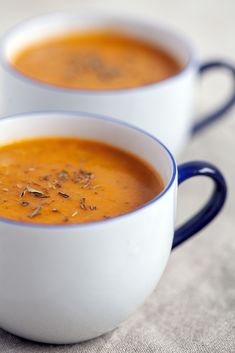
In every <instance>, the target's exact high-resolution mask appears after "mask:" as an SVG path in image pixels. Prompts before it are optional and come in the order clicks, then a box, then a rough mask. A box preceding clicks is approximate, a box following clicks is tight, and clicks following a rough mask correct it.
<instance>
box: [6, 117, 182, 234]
mask: <svg viewBox="0 0 235 353" xmlns="http://www.w3.org/2000/svg"><path fill="white" fill-rule="evenodd" d="M56 114H58V116H64V115H65V114H66V115H68V116H70V117H74V118H77V119H79V118H82V117H88V118H91V119H96V120H103V121H108V122H112V123H114V124H116V125H122V126H125V127H127V128H129V129H131V130H135V131H138V132H140V133H142V134H143V135H145V136H147V137H148V138H150V139H152V140H153V141H154V142H155V143H158V144H159V145H160V146H161V147H162V148H163V150H164V151H165V152H166V153H167V155H168V156H169V157H170V161H171V164H172V169H173V172H172V175H171V178H170V181H169V182H168V184H167V185H166V186H165V187H164V190H163V191H162V192H161V193H160V194H158V195H157V196H156V197H155V198H154V199H152V200H151V201H149V202H148V203H146V204H145V205H143V206H141V207H139V208H137V209H136V210H133V211H131V212H128V213H126V214H123V215H120V216H116V217H113V218H110V219H105V220H101V221H95V222H90V223H78V224H63V225H57V224H51V225H50V224H40V223H24V222H20V221H14V220H10V219H7V218H4V217H0V222H2V223H6V224H11V225H17V226H22V227H29V228H42V229H45V228H46V229H64V228H87V227H91V226H98V225H103V224H110V223H111V222H115V221H118V220H120V219H123V218H127V217H130V216H132V215H135V214H136V213H138V212H140V211H141V210H143V209H145V208H147V207H149V206H151V205H152V204H154V203H155V202H157V201H158V200H160V199H161V198H162V197H163V196H164V195H165V194H166V193H167V192H168V190H169V189H170V188H171V186H172V184H173V183H174V181H175V178H176V176H177V166H176V162H175V159H174V157H173V155H172V154H171V152H170V151H169V150H168V148H167V147H166V146H165V145H164V144H163V143H162V142H161V141H159V140H158V139H157V138H156V137H154V136H153V135H151V134H149V133H148V132H146V131H144V130H142V129H140V128H138V127H136V126H133V125H131V124H128V123H126V122H123V121H121V120H118V119H115V118H109V117H106V116H103V115H99V114H93V113H87V112H82V111H78V112H76V113H75V112H70V111H66V110H60V111H49V112H48V111H39V112H27V113H20V114H16V115H12V116H6V117H4V118H1V119H0V125H1V122H2V121H5V120H15V119H20V118H23V117H29V116H31V117H32V118H33V117H34V116H40V115H44V118H45V117H48V116H55V115H56ZM78 137H79V134H78Z"/></svg>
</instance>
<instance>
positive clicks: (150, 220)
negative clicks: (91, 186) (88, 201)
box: [0, 113, 177, 343]
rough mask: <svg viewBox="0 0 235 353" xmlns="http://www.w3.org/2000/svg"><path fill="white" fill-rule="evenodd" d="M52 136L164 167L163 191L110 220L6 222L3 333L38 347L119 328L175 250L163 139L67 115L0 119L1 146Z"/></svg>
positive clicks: (171, 183)
mask: <svg viewBox="0 0 235 353" xmlns="http://www.w3.org/2000/svg"><path fill="white" fill-rule="evenodd" d="M52 135H53V136H60V135H61V136H80V137H85V138H89V139H96V140H101V141H105V142H107V143H112V145H115V146H118V147H121V148H125V149H126V150H128V151H131V152H134V153H135V154H137V155H138V156H140V157H142V158H144V159H145V160H146V161H148V162H150V163H151V164H152V165H153V166H154V167H155V168H157V170H158V171H159V172H160V174H161V175H162V177H163V179H164V182H165V185H166V187H165V189H164V191H163V192H162V194H160V195H159V196H158V197H157V198H156V199H155V200H153V201H152V202H150V203H149V204H148V205H146V206H144V207H143V208H140V209H138V210H136V211H133V212H131V213H129V214H128V215H123V216H120V217H117V218H114V219H111V220H105V221H101V222H95V223H90V224H85V225H67V226H45V225H30V224H24V223H19V222H12V221H7V220H4V219H0V326H1V327H2V328H4V329H5V330H7V331H9V332H12V333H14V334H16V335H19V336H21V337H26V338H28V339H31V340H36V341H42V342H49V343H73V342H78V341H83V340H87V339H90V338H93V337H96V336H99V335H101V334H103V333H105V332H108V331H110V330H112V329H113V328H115V327H116V326H117V325H118V324H120V323H121V322H122V321H123V320H125V319H126V318H128V317H129V316H130V315H131V314H132V313H133V312H134V311H135V310H136V309H137V308H138V307H139V306H140V305H141V304H143V302H144V301H145V299H146V298H147V297H148V296H149V295H150V293H151V292H152V291H153V289H154V288H155V286H156V284H157V283H158V281H159V278H160V276H161V274H162V272H163V270H164V269H165V266H166V263H167V260H168V257H169V254H170V251H171V246H172V239H173V233H174V223H175V208H176V192H177V170H176V165H175V162H174V160H173V158H172V157H171V155H170V154H169V152H168V151H167V150H166V149H165V148H164V147H163V146H162V145H161V144H160V143H159V142H158V141H157V140H155V139H154V138H152V137H150V136H148V135H146V134H144V133H142V132H141V131H139V130H136V129H133V128H131V127H128V126H125V125H121V124H118V123H116V122H114V121H107V120H106V119H97V118H92V117H90V116H89V115H88V116H85V115H80V116H78V117H77V116H74V115H69V114H67V113H64V114H63V113H58V114H57V113H51V115H50V114H43V113H38V114H35V115H25V116H21V117H13V118H7V119H2V120H0V143H5V142H8V141H11V140H15V139H22V138H27V137H34V136H52Z"/></svg>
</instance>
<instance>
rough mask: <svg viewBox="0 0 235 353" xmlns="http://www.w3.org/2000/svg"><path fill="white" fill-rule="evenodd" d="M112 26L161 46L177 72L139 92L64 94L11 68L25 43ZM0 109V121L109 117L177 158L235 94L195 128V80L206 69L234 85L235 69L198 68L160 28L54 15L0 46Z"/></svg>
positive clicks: (188, 50)
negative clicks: (25, 116) (53, 114)
mask: <svg viewBox="0 0 235 353" xmlns="http://www.w3.org/2000/svg"><path fill="white" fill-rule="evenodd" d="M109 27H112V28H114V29H117V30H119V31H122V32H124V33H129V34H131V35H134V36H137V37H140V38H142V39H144V40H146V41H149V42H152V43H153V44H157V45H158V46H161V47H163V48H164V49H166V50H167V51H168V52H169V53H171V54H172V55H173V56H175V57H176V58H177V59H178V61H179V62H180V63H181V64H182V67H183V69H182V70H181V71H180V72H179V73H178V74H177V75H175V76H172V77H170V78H169V79H166V80H164V81H161V82H158V83H155V84H150V85H147V86H143V87H137V88H130V89H119V90H108V91H105V90H103V91H93V90H80V89H73V90H72V89H65V88H60V87H55V86H51V85H48V84H44V83H41V82H39V81H37V80H33V79H30V78H29V77H26V76H24V75H22V74H21V73H19V72H18V71H17V70H16V69H14V68H13V67H12V65H11V60H12V57H13V56H14V54H15V53H16V52H17V51H19V50H20V49H21V48H23V47H24V46H25V45H26V46H27V44H29V43H31V42H33V41H36V40H39V39H42V38H45V37H46V38H47V37H49V36H53V35H56V34H60V33H65V32H66V31H74V30H86V29H88V30H89V29H102V28H109ZM0 67H1V70H2V75H3V86H2V90H1V96H3V103H2V104H3V106H2V107H1V110H0V116H5V115H11V114H17V113H21V112H27V111H40V110H54V109H59V110H61V109H62V110H71V111H77V110H82V111H90V112H94V113H99V114H104V115H107V116H113V117H115V118H118V119H121V120H123V121H125V122H127V123H131V124H134V125H136V126H138V127H140V128H142V129H145V130H147V131H148V132H150V133H151V134H153V135H155V136H158V137H159V138H160V139H161V140H162V141H163V142H164V143H165V144H166V145H167V146H168V147H169V148H170V150H171V151H172V153H173V154H175V155H178V154H179V153H180V152H181V150H182V149H183V147H184V146H185V145H186V143H187V141H188V140H189V138H190V137H191V136H192V134H197V133H198V132H200V131H201V130H202V129H204V128H205V127H207V126H209V125H210V124H211V123H214V122H215V121H217V120H218V119H219V118H220V117H222V116H224V115H225V114H226V113H227V111H228V110H229V109H230V108H231V107H232V106H233V105H234V103H235V91H234V87H233V91H232V93H231V95H230V96H229V97H228V98H227V100H226V102H225V103H224V104H223V105H222V107H221V108H219V109H217V110H216V111H215V112H213V113H211V114H210V115H208V116H205V117H203V118H202V119H201V120H199V122H197V123H196V124H195V123H194V122H193V117H194V112H195V109H194V100H195V95H196V91H197V87H196V86H197V81H198V77H199V76H201V75H204V74H205V73H206V72H208V71H210V70H216V69H223V70H227V71H228V72H229V73H230V74H231V75H232V78H233V80H235V67H234V66H233V65H232V64H231V63H228V62H225V61H217V60H215V61H214V60H213V61H209V62H207V63H204V64H199V62H198V60H197V57H196V55H195V53H194V51H193V49H192V47H191V44H190V43H189V42H188V41H186V40H185V38H183V37H181V36H180V35H179V34H177V33H175V32H174V31H172V30H170V29H168V28H167V27H164V26H162V25H160V24H158V23H157V22H156V23H151V22H148V21H146V20H145V21H142V20H137V19H135V18H132V17H130V16H127V17H125V16H119V15H114V14H110V13H97V12H91V11H90V10H89V11H88V12H87V11H80V12H76V11H75V12H74V11H73V12H58V13H52V14H48V15H44V16H41V17H37V18H34V19H31V20H29V21H26V22H24V23H22V24H20V25H18V26H16V27H15V28H13V29H12V30H10V31H9V32H8V33H7V34H6V35H5V36H4V37H3V38H2V40H1V41H0Z"/></svg>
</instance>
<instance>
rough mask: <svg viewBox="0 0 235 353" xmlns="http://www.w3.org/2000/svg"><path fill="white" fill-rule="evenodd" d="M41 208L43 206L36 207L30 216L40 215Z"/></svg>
mask: <svg viewBox="0 0 235 353" xmlns="http://www.w3.org/2000/svg"><path fill="white" fill-rule="evenodd" d="M41 209H42V207H41V206H39V207H37V208H35V209H34V210H33V212H32V213H31V214H30V215H28V217H29V218H34V217H36V216H38V215H40V211H41Z"/></svg>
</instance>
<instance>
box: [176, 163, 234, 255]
mask: <svg viewBox="0 0 235 353" xmlns="http://www.w3.org/2000/svg"><path fill="white" fill-rule="evenodd" d="M195 176H206V177H209V178H211V179H212V180H213V182H214V185H215V188H214V191H213V194H212V196H211V198H210V199H209V201H208V202H207V203H206V205H205V206H204V207H203V208H202V209H201V211H199V212H198V213H197V214H196V215H195V216H194V217H192V218H191V219H190V220H189V221H187V222H186V223H185V224H184V225H182V226H181V227H180V228H178V229H177V230H176V231H175V235H174V240H173V245H172V248H175V247H176V246H178V245H180V244H181V243H183V242H184V241H185V240H187V239H189V238H190V237H192V236H193V235H195V234H196V233H197V232H199V231H200V230H201V229H202V228H204V227H205V226H206V225H207V224H208V223H210V222H211V221H212V220H213V219H214V218H215V217H216V216H217V214H218V213H219V212H220V210H221V208H222V207H223V205H224V202H225V200H226V195H227V186H226V182H225V179H224V177H223V175H222V174H221V172H220V171H219V170H218V169H217V168H216V167H214V166H213V165H211V164H209V163H206V162H201V161H198V162H197V161H196V162H189V163H185V164H182V165H180V166H178V184H179V185H180V184H181V183H183V182H184V181H185V180H187V179H189V178H193V177H195Z"/></svg>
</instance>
